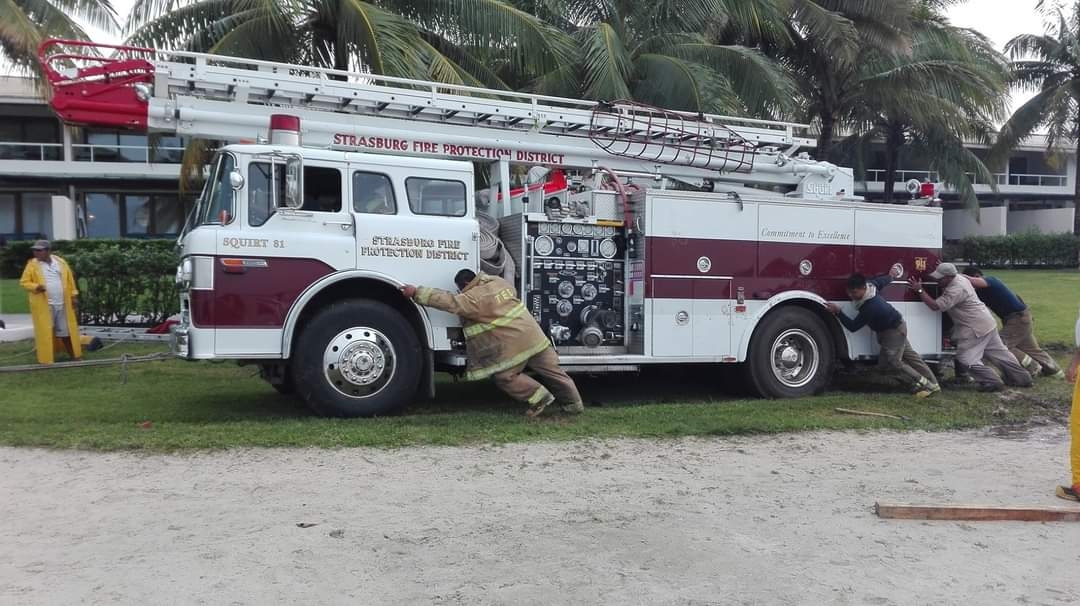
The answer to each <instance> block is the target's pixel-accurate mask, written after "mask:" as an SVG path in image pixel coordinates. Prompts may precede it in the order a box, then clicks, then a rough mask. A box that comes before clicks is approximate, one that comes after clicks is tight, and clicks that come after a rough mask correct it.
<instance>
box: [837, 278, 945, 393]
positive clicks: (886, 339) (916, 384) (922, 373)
mask: <svg viewBox="0 0 1080 606" xmlns="http://www.w3.org/2000/svg"><path fill="white" fill-rule="evenodd" d="M892 281H893V278H892V276H880V277H877V278H874V279H872V280H867V279H866V278H865V277H864V276H863V275H862V274H852V275H851V277H850V278H848V283H847V292H848V297H850V298H851V301H852V303H854V304H855V309H856V310H858V314H857V315H856V316H855V318H854V319H852V318H849V317H848V316H847V315H846V314H844V312H843V311H841V309H840V306H839V305H837V304H836V303H832V302H830V303H827V304H826V307H828V308H829V311H830V312H832V313H833V314H834V315H835V316H836V319H837V320H839V321H840V323H841V324H843V325H844V328H846V329H848V330H850V331H851V332H858V331H859V330H861V329H862V327H864V326H869V327H870V330H872V331H874V333H875V334H876V335H877V340H878V344H879V345H881V351H880V352H879V353H878V364H879V365H880V366H883V367H885V368H887V369H889V370H891V371H893V372H898V373H900V374H902V375H904V376H905V377H907V378H908V379H910V380H911V381H912V383H913V393H914V394H915V397H917V398H928V397H930V396H931V395H933V394H935V393H937V392H939V391H941V387H939V386H938V382H937V377H935V376H934V373H933V372H932V371H931V370H930V367H929V366H927V365H926V362H924V361H923V359H922V357H921V356H920V355H919V354H918V353H917V352H916V351H915V350H914V349H912V347H911V343H909V342H908V339H907V334H908V333H907V324H906V323H905V322H904V316H902V315H900V312H899V311H896V308H895V307H893V306H892V305H890V304H889V302H888V301H886V300H885V297H883V296H882V294H881V293H882V291H883V290H884V289H885V287H886V286H888V285H889V284H891V283H892Z"/></svg>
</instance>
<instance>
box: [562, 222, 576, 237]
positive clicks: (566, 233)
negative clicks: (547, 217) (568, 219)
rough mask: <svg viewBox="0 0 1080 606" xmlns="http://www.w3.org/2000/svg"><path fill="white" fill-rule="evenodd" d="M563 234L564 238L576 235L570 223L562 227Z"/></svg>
mask: <svg viewBox="0 0 1080 606" xmlns="http://www.w3.org/2000/svg"><path fill="white" fill-rule="evenodd" d="M562 233H563V235H564V236H572V235H574V226H573V225H570V224H569V223H563V225H562Z"/></svg>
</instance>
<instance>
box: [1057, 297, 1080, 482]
mask: <svg viewBox="0 0 1080 606" xmlns="http://www.w3.org/2000/svg"><path fill="white" fill-rule="evenodd" d="M1077 374H1080V319H1077V320H1076V352H1075V353H1074V354H1073V359H1072V364H1069V370H1067V371H1066V372H1065V378H1066V379H1068V380H1069V382H1070V383H1072V384H1073V396H1072V414H1070V415H1069V434H1070V436H1069V437H1070V438H1071V440H1070V441H1071V444H1070V446H1069V463H1070V465H1071V467H1072V477H1071V480H1072V481H1071V483H1070V484H1069V485H1068V486H1058V487H1057V496H1059V497H1061V498H1063V499H1067V500H1069V501H1080V382H1078V381H1077V380H1076V375H1077Z"/></svg>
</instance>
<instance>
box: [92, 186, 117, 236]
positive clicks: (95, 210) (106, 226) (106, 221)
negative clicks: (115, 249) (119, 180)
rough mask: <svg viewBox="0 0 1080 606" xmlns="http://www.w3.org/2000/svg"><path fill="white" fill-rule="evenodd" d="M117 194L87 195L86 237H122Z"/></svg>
mask: <svg viewBox="0 0 1080 606" xmlns="http://www.w3.org/2000/svg"><path fill="white" fill-rule="evenodd" d="M118 198H119V196H117V195H116V194H104V193H88V194H86V235H87V236H88V237H90V238H119V237H120V201H119V200H118Z"/></svg>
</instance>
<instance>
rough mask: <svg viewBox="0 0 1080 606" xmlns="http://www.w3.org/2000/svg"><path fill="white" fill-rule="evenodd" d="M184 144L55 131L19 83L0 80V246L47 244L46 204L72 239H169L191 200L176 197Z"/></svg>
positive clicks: (29, 88)
mask: <svg viewBox="0 0 1080 606" xmlns="http://www.w3.org/2000/svg"><path fill="white" fill-rule="evenodd" d="M184 143H185V142H184V141H183V140H181V139H180V138H177V137H160V138H157V139H156V140H155V141H150V140H149V139H148V138H147V137H146V136H145V135H139V134H133V133H127V132H116V131H100V130H92V129H79V128H71V127H66V126H64V125H63V124H61V123H60V121H59V120H58V119H57V118H56V116H55V114H53V113H52V111H51V110H50V109H49V107H48V105H46V104H45V102H44V101H42V99H41V97H40V96H39V94H38V92H37V91H36V90H35V89H34V87H33V84H32V82H31V81H30V80H28V79H26V78H19V77H0V245H3V243H4V242H6V241H9V240H25V239H34V238H42V237H43V238H52V237H54V235H55V234H54V233H53V218H52V209H53V199H54V197H56V196H63V197H66V198H68V199H70V200H71V201H73V202H74V203H75V209H76V229H77V235H78V236H80V237H90V238H119V237H128V238H145V237H174V236H176V235H177V234H179V233H180V228H181V227H182V225H183V221H184V217H185V216H186V214H187V211H188V210H189V209H190V208H191V206H192V204H193V202H194V197H195V194H194V193H191V194H181V193H180V191H179V176H180V161H181V158H182V155H183V148H184Z"/></svg>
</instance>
